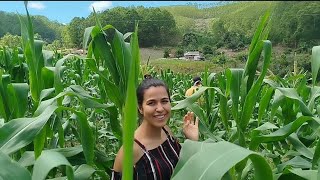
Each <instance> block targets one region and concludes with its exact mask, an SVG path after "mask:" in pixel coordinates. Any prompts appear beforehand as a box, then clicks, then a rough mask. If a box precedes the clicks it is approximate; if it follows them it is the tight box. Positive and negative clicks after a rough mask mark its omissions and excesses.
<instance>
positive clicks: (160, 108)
mask: <svg viewBox="0 0 320 180" xmlns="http://www.w3.org/2000/svg"><path fill="white" fill-rule="evenodd" d="M163 110H164V108H163V106H162V104H161V103H158V105H157V107H156V111H163Z"/></svg>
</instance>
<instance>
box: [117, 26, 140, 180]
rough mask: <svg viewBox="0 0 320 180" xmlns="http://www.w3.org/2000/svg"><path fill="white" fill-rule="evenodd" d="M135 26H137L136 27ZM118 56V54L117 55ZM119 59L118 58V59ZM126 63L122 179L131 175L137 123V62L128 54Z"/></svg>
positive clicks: (129, 177)
mask: <svg viewBox="0 0 320 180" xmlns="http://www.w3.org/2000/svg"><path fill="white" fill-rule="evenodd" d="M136 28H137V27H136ZM135 32H138V29H135ZM136 36H137V35H136V34H135V33H134V34H133V37H134V38H137V37H136ZM135 41H137V39H136V40H134V41H132V43H134V44H132V46H131V47H133V46H138V43H137V42H135ZM137 48H138V47H134V49H137ZM118 56H119V55H118ZM125 57H126V58H129V56H125ZM118 60H119V59H118ZM126 60H127V61H130V62H127V63H130V67H129V68H128V69H127V70H129V74H128V76H127V79H128V82H127V84H128V86H127V89H126V101H125V106H124V110H123V119H124V120H123V151H124V158H123V163H122V164H123V165H124V166H123V179H132V177H133V168H132V167H133V139H134V138H133V136H134V131H135V128H136V124H137V117H138V112H137V109H138V106H137V104H138V101H137V96H136V83H137V81H138V76H137V75H138V74H139V73H137V72H136V70H137V68H136V67H137V66H139V64H136V63H137V62H138V61H137V60H133V59H132V58H131V56H130V59H126Z"/></svg>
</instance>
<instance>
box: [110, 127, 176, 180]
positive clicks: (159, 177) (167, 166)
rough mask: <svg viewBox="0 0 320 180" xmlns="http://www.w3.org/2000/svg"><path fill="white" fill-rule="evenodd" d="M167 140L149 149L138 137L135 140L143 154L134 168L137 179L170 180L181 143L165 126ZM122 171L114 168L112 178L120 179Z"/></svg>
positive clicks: (134, 176)
mask: <svg viewBox="0 0 320 180" xmlns="http://www.w3.org/2000/svg"><path fill="white" fill-rule="evenodd" d="M162 129H163V131H164V132H165V133H166V135H167V139H166V141H164V142H163V143H162V144H160V145H159V146H158V147H156V148H154V149H151V150H147V149H146V148H145V146H144V145H143V144H141V143H140V142H139V141H138V140H137V139H134V141H135V142H136V143H137V144H138V145H139V146H140V147H141V149H142V151H143V156H142V157H141V158H140V159H139V160H138V161H137V162H136V164H135V165H134V168H133V179H135V180H169V179H170V177H171V175H172V173H173V170H174V168H175V166H176V165H177V162H178V160H179V154H180V149H181V145H180V144H179V142H178V141H177V139H175V138H174V137H172V136H171V135H170V134H169V133H168V131H167V130H166V129H165V128H162ZM120 179H121V173H120V172H116V171H114V170H112V176H111V180H120Z"/></svg>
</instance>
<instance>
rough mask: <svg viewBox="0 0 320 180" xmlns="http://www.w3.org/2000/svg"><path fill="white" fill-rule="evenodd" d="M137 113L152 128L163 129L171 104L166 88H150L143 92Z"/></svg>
mask: <svg viewBox="0 0 320 180" xmlns="http://www.w3.org/2000/svg"><path fill="white" fill-rule="evenodd" d="M139 112H140V113H141V114H142V116H143V121H146V122H147V123H149V124H150V125H152V126H155V127H163V126H165V125H166V124H167V121H168V119H169V117H170V113H171V103H170V99H169V95H168V93H167V91H166V88H165V87H163V86H157V87H154V86H152V87H150V88H148V89H146V90H145V91H144V95H143V102H142V106H141V107H139Z"/></svg>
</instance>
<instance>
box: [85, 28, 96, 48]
mask: <svg viewBox="0 0 320 180" xmlns="http://www.w3.org/2000/svg"><path fill="white" fill-rule="evenodd" d="M93 28H94V26H91V27H87V28H86V29H85V30H84V34H83V41H82V46H83V49H84V50H86V49H87V46H88V42H89V39H90V35H91V32H92V29H93Z"/></svg>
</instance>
